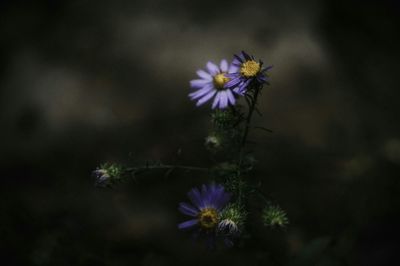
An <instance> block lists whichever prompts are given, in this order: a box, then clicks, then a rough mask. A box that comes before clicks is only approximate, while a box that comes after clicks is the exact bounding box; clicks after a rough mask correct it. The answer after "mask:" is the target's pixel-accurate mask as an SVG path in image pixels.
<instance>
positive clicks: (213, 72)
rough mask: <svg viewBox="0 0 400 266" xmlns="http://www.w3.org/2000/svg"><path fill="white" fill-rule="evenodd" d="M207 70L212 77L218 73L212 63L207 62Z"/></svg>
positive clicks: (217, 69)
mask: <svg viewBox="0 0 400 266" xmlns="http://www.w3.org/2000/svg"><path fill="white" fill-rule="evenodd" d="M207 69H208V72H210V74H211V75H212V76H215V75H217V74H218V73H219V68H218V66H217V65H216V64H214V63H213V62H208V63H207Z"/></svg>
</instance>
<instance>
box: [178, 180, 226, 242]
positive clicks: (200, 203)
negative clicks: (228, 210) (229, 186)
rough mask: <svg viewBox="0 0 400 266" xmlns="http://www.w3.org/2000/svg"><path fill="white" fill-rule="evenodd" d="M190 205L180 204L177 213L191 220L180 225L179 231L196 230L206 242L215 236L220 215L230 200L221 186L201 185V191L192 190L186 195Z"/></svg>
mask: <svg viewBox="0 0 400 266" xmlns="http://www.w3.org/2000/svg"><path fill="white" fill-rule="evenodd" d="M188 197H189V199H190V201H191V202H192V204H190V203H186V202H181V203H180V204H179V211H180V212H182V213H183V214H185V215H188V216H190V217H192V219H190V220H188V221H185V222H183V223H180V224H179V225H178V228H179V229H197V233H205V234H206V235H207V236H208V240H209V241H210V239H213V238H214V237H215V235H216V229H217V227H218V224H219V222H220V214H221V211H222V210H223V208H224V207H225V206H226V204H227V203H228V202H229V200H230V194H229V193H227V192H225V188H224V187H223V186H222V185H217V184H211V185H209V186H206V185H203V186H202V187H201V190H200V189H198V188H193V189H192V190H191V191H189V193H188Z"/></svg>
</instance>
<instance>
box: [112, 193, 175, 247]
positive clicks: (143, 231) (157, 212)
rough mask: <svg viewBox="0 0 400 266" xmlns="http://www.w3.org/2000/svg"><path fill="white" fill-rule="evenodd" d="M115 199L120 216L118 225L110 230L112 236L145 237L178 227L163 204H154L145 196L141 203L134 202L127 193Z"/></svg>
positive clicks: (121, 237)
mask: <svg viewBox="0 0 400 266" xmlns="http://www.w3.org/2000/svg"><path fill="white" fill-rule="evenodd" d="M113 201H114V203H113V204H114V206H115V208H116V209H117V211H118V212H119V214H120V216H119V217H118V223H117V225H116V226H115V227H114V229H113V230H110V232H109V233H110V238H116V239H123V238H134V239H145V238H148V237H152V236H156V235H157V234H160V232H166V231H167V230H168V229H170V228H174V229H175V228H176V225H175V224H174V223H173V221H174V219H173V217H172V215H171V213H170V212H168V211H167V210H166V209H165V208H163V206H162V204H156V205H154V202H149V201H147V202H146V201H145V200H143V198H142V199H141V201H140V204H133V203H132V198H130V197H128V195H126V194H117V195H115V196H114V199H113ZM135 202H137V201H135Z"/></svg>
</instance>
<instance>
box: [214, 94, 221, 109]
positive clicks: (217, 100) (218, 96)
mask: <svg viewBox="0 0 400 266" xmlns="http://www.w3.org/2000/svg"><path fill="white" fill-rule="evenodd" d="M220 98H221V92H220V91H219V92H218V93H217V95H215V98H214V102H213V104H212V109H215V107H217V105H218V102H219V100H220Z"/></svg>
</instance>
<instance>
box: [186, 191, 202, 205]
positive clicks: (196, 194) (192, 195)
mask: <svg viewBox="0 0 400 266" xmlns="http://www.w3.org/2000/svg"><path fill="white" fill-rule="evenodd" d="M188 197H189V199H190V201H191V202H192V203H193V204H194V205H195V206H196V207H197V208H202V207H203V206H204V202H203V199H202V197H201V193H200V191H199V190H198V189H197V188H193V189H192V190H191V191H189V193H188Z"/></svg>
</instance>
